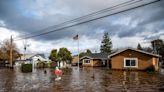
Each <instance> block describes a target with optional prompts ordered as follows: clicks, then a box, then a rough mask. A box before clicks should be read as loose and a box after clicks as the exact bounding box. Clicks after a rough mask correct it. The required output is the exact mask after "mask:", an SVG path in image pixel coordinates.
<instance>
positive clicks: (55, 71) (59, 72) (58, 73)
mask: <svg viewBox="0 0 164 92" xmlns="http://www.w3.org/2000/svg"><path fill="white" fill-rule="evenodd" d="M54 74H55V75H61V74H62V71H61V70H59V69H56V70H54Z"/></svg>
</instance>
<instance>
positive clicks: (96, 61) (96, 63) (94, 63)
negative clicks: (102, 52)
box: [93, 59, 102, 66]
mask: <svg viewBox="0 0 164 92" xmlns="http://www.w3.org/2000/svg"><path fill="white" fill-rule="evenodd" d="M93 66H102V61H101V60H100V59H94V60H93Z"/></svg>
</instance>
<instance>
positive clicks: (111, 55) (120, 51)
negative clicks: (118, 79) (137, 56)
mask: <svg viewBox="0 0 164 92" xmlns="http://www.w3.org/2000/svg"><path fill="white" fill-rule="evenodd" d="M126 50H133V51H136V52H140V53H143V54H147V55H150V56H155V57H160V55H157V54H153V53H149V52H146V51H143V50H139V49H133V48H126V49H122V50H119V51H117V52H115V53H113V54H110V55H109V56H108V58H110V57H113V56H115V55H117V54H119V53H122V52H124V51H126Z"/></svg>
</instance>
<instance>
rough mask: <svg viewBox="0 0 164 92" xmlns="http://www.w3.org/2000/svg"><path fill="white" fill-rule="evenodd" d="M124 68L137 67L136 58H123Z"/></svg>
mask: <svg viewBox="0 0 164 92" xmlns="http://www.w3.org/2000/svg"><path fill="white" fill-rule="evenodd" d="M124 67H138V60H137V58H124Z"/></svg>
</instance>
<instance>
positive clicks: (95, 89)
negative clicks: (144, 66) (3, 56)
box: [0, 67, 164, 92]
mask: <svg viewBox="0 0 164 92" xmlns="http://www.w3.org/2000/svg"><path fill="white" fill-rule="evenodd" d="M44 70H45V69H38V70H35V71H33V72H32V73H21V72H20V70H19V68H15V69H14V70H11V69H0V92H164V75H162V74H154V73H147V72H141V71H140V72H139V71H114V70H110V69H106V68H80V69H78V68H76V67H73V68H71V69H68V70H64V71H63V72H64V74H63V75H62V79H61V80H60V81H55V76H54V75H53V73H52V69H46V71H47V73H44Z"/></svg>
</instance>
